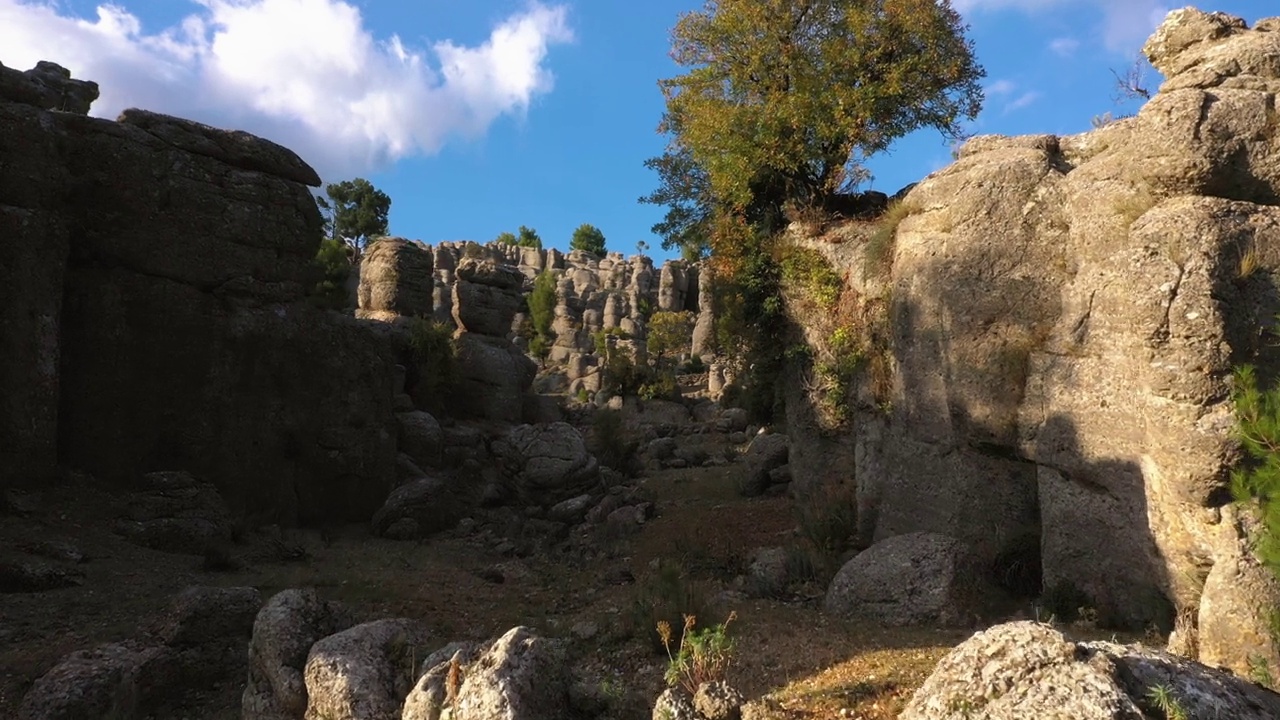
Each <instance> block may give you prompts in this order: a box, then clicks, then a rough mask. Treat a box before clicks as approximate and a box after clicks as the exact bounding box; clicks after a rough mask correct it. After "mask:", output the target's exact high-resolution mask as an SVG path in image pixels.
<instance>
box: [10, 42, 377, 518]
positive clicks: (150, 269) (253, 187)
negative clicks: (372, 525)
mask: <svg viewBox="0 0 1280 720" xmlns="http://www.w3.org/2000/svg"><path fill="white" fill-rule="evenodd" d="M59 78H61V79H59ZM77 82H78V81H71V80H69V79H67V78H66V73H64V72H62V71H61V70H55V69H54V68H53V67H52V66H48V65H44V64H42V65H41V66H39V67H37V69H36V70H35V71H31V72H29V73H25V74H23V73H17V72H14V71H10V70H7V69H6V70H3V71H0V156H3V157H4V158H5V162H4V164H3V166H2V167H0V238H3V242H4V243H5V248H4V252H5V255H6V262H4V263H0V288H3V290H0V293H2V294H3V297H0V328H3V332H2V333H0V355H3V356H4V358H5V362H4V363H3V366H2V367H0V485H6V484H10V483H16V482H23V483H36V482H40V481H41V480H43V479H45V478H48V477H50V476H51V475H52V473H53V472H54V468H55V466H57V465H59V464H61V465H62V466H65V467H71V468H75V469H79V470H83V471H86V472H89V473H91V474H94V475H96V476H99V477H101V478H102V479H105V480H112V481H130V482H131V481H133V480H134V479H136V478H137V477H138V476H140V475H141V474H143V473H146V472H150V471H160V470H165V471H167V470H185V471H188V472H190V473H191V474H192V475H193V476H195V477H197V478H199V479H201V480H207V481H209V482H212V483H213V484H214V485H215V486H217V488H218V490H219V492H220V494H221V496H222V497H223V498H224V499H225V500H226V501H227V503H228V504H229V505H230V506H231V508H232V509H233V510H235V511H237V512H239V513H245V512H249V513H252V514H254V515H255V517H260V518H263V519H271V518H276V519H279V520H281V521H286V522H292V521H297V520H307V519H319V518H324V517H339V518H349V519H361V520H367V519H368V517H369V516H370V515H371V514H372V512H373V511H374V510H376V509H377V507H378V506H379V505H380V504H381V503H382V501H383V500H384V499H385V497H386V494H387V491H388V490H389V489H390V486H391V483H392V481H393V479H394V473H395V458H396V454H395V453H396V441H395V436H396V432H395V418H394V416H393V414H392V392H393V374H394V373H393V368H394V366H395V358H394V357H393V353H392V349H391V348H390V346H389V343H388V342H387V341H386V340H385V339H384V337H383V336H382V335H380V334H378V333H376V332H373V331H372V329H371V328H370V327H369V326H368V324H367V323H363V322H361V321H357V320H355V319H354V318H342V317H339V316H337V315H334V314H331V313H324V312H321V311H319V310H316V309H314V308H313V307H312V306H311V305H310V304H309V303H308V302H307V301H306V300H305V298H304V290H305V288H307V287H308V286H309V285H311V284H313V283H314V280H315V275H314V274H313V273H314V270H313V265H312V261H313V258H314V257H315V253H316V249H317V247H318V243H319V240H320V226H321V218H320V215H319V212H318V211H317V209H316V207H315V202H314V201H313V200H312V197H311V194H310V192H309V190H308V187H307V186H308V185H311V186H315V185H318V184H319V178H318V177H317V176H316V174H315V172H314V171H313V170H312V169H311V168H310V167H308V166H307V165H306V163H304V162H303V161H302V160H301V159H299V158H298V157H297V156H296V155H294V154H293V153H292V152H290V151H289V150H287V149H285V148H283V147H280V146H278V145H276V144H274V143H271V142H268V141H266V140H263V139H261V138H257V137H254V136H252V135H248V134H246V133H241V132H229V131H224V130H218V129H214V128H210V127H206V126H204V125H200V124H197V123H194V122H190V121H186V120H180V119H178V118H172V117H167V116H163V115H156V114H154V113H148V112H143V111H140V110H129V111H126V112H125V113H124V114H123V115H122V116H121V117H120V119H119V120H118V121H114V122H113V121H109V120H102V119H98V118H91V117H86V116H85V115H84V114H83V113H84V112H86V111H87V109H88V104H87V103H88V101H89V100H91V99H92V97H94V96H96V86H92V84H86V83H80V84H77ZM55 95H57V96H58V97H65V98H66V99H65V100H59V101H56V102H55V100H54V96H55Z"/></svg>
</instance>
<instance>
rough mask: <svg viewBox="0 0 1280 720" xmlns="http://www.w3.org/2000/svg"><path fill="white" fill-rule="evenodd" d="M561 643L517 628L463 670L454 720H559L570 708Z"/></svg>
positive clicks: (566, 673)
mask: <svg viewBox="0 0 1280 720" xmlns="http://www.w3.org/2000/svg"><path fill="white" fill-rule="evenodd" d="M567 660H568V658H567V657H566V655H565V652H564V648H563V647H562V646H561V645H560V643H558V642H556V641H553V640H548V639H546V638H542V637H539V636H538V635H536V634H535V633H534V632H533V631H532V630H530V629H529V628H526V627H515V628H512V629H511V630H508V631H507V633H506V634H505V635H503V636H502V637H500V638H498V639H497V640H496V641H495V642H494V643H493V645H491V646H490V647H489V649H488V651H486V652H485V653H484V654H483V655H481V656H480V658H479V659H478V660H476V661H475V662H474V663H471V664H469V665H468V666H467V667H466V668H465V673H464V677H463V681H462V686H461V688H459V690H458V697H457V702H456V704H455V705H454V709H453V716H452V717H453V720H561V719H562V718H565V717H569V716H570V715H571V712H570V708H569V673H568V663H567Z"/></svg>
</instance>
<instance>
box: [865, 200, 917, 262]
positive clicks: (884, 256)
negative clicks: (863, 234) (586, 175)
mask: <svg viewBox="0 0 1280 720" xmlns="http://www.w3.org/2000/svg"><path fill="white" fill-rule="evenodd" d="M918 212H920V206H919V205H917V204H916V203H914V202H910V201H908V200H905V199H904V200H894V201H892V202H890V203H889V207H888V208H887V209H886V210H885V211H884V214H883V215H881V216H880V219H879V220H877V221H876V230H875V232H874V233H873V234H872V235H871V238H870V239H869V240H867V247H866V250H865V251H864V253H865V254H864V263H865V267H866V271H867V273H868V274H870V275H875V276H878V277H887V276H888V275H889V273H890V272H891V271H892V270H893V253H894V249H895V247H896V245H897V238H898V226H899V225H901V224H902V221H903V220H906V219H907V218H908V217H910V216H912V215H914V214H916V213H918Z"/></svg>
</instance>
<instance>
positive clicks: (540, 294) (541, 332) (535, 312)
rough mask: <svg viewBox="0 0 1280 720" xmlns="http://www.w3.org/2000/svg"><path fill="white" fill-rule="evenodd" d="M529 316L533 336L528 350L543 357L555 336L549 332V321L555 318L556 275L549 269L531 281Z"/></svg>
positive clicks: (548, 350)
mask: <svg viewBox="0 0 1280 720" xmlns="http://www.w3.org/2000/svg"><path fill="white" fill-rule="evenodd" d="M528 302H529V318H530V320H532V321H533V337H532V338H530V340H529V351H530V352H532V353H533V354H534V356H536V357H537V358H538V359H542V358H545V357H546V356H547V354H548V353H550V352H551V343H552V342H553V341H554V340H555V337H553V336H552V334H551V323H552V322H553V321H554V320H555V318H556V276H555V275H553V274H551V271H550V270H543V271H542V272H541V273H538V277H537V278H535V279H534V281H533V290H532V291H531V292H530V293H529V300H528Z"/></svg>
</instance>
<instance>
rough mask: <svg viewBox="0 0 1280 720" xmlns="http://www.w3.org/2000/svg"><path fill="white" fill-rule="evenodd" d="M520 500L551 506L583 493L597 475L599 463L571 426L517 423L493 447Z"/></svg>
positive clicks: (592, 483) (596, 480)
mask: <svg viewBox="0 0 1280 720" xmlns="http://www.w3.org/2000/svg"><path fill="white" fill-rule="evenodd" d="M495 451H496V452H497V453H498V455H499V456H500V457H501V458H502V461H503V464H504V467H505V469H506V473H507V476H508V477H509V478H510V481H511V484H512V489H513V490H514V492H515V494H516V496H517V497H518V498H519V499H520V501H521V502H524V503H525V504H528V505H541V506H543V507H550V506H552V505H555V504H556V503H559V502H561V501H563V500H568V499H570V498H573V497H575V496H577V495H581V494H583V493H584V492H585V491H587V490H589V489H590V488H592V487H593V486H594V485H595V484H596V483H597V482H598V481H599V478H600V464H599V463H598V462H597V461H596V458H595V456H593V455H592V454H591V453H590V452H588V451H587V446H586V443H585V442H584V441H583V439H582V434H581V433H579V432H578V431H577V430H576V429H575V428H574V427H573V426H572V425H570V424H568V423H564V422H556V423H551V424H550V425H520V426H518V427H515V428H512V430H511V431H510V432H509V433H507V436H506V437H505V438H503V440H502V442H501V443H498V444H497V446H496V447H495Z"/></svg>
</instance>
